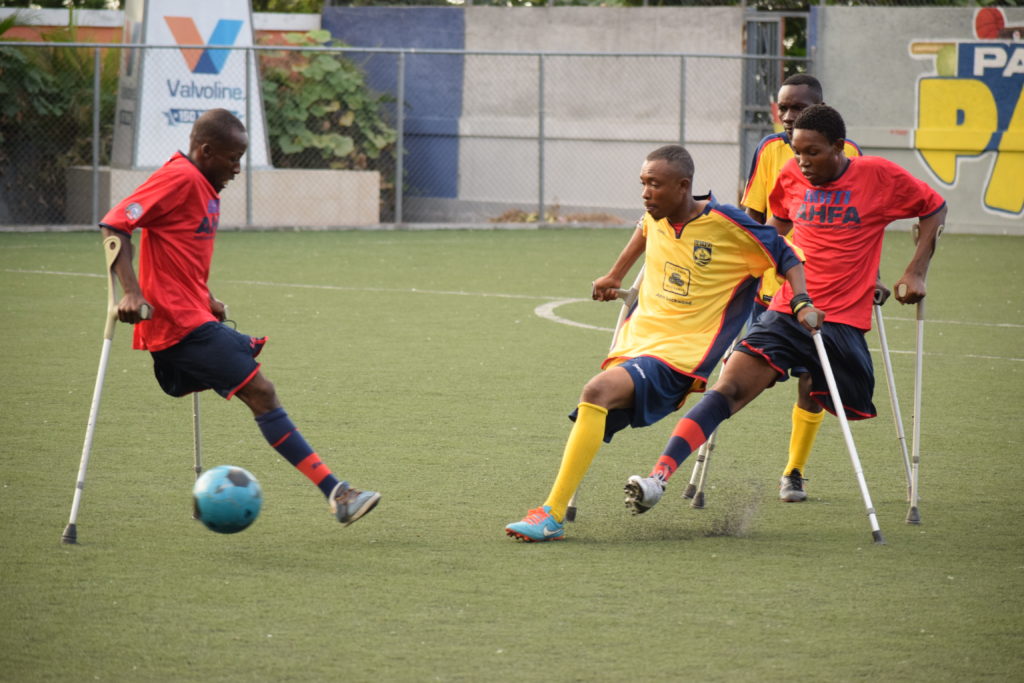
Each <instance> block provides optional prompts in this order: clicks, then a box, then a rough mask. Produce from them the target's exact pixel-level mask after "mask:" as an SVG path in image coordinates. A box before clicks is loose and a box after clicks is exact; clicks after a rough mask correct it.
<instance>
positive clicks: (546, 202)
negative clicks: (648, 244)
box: [0, 43, 803, 227]
mask: <svg viewBox="0 0 1024 683" xmlns="http://www.w3.org/2000/svg"><path fill="white" fill-rule="evenodd" d="M204 49H205V50H206V52H205V53H203V52H202V51H203V50H204ZM188 50H194V53H192V54H190V53H189V52H188ZM157 54H162V57H161V58H160V59H158V58H156V55H157ZM203 54H205V55H206V56H205V57H203ZM216 55H220V57H217V56H216ZM246 55H248V56H249V59H246ZM203 58H206V59H212V60H213V62H212V63H215V64H216V65H220V66H221V67H223V68H224V69H225V70H226V69H227V65H230V64H231V63H232V60H235V65H236V67H238V68H241V69H243V70H244V72H245V76H244V80H243V81H242V85H241V86H236V85H231V84H230V83H228V82H227V81H226V80H224V79H223V78H220V77H217V76H213V77H210V78H205V79H203V78H200V76H199V75H197V74H195V73H193V75H192V76H191V77H186V78H183V77H180V76H177V75H174V74H172V73H171V72H170V71H169V67H167V66H166V65H167V64H169V63H172V62H175V60H177V61H180V60H182V59H185V60H186V61H187V60H190V59H192V60H200V59H203ZM802 61H803V60H801V59H787V58H774V57H764V56H749V55H747V56H744V55H699V54H640V53H636V54H578V53H511V52H470V51H458V50H435V51H430V50H399V49H377V50H373V49H369V48H341V47H326V46H294V45H290V46H275V47H265V46H260V47H255V48H232V49H226V48H225V49H216V48H209V47H208V46H195V47H193V46H185V47H175V48H169V47H162V48H161V47H139V46H131V45H127V44H115V45H92V44H88V45H87V44H70V43H69V44H63V45H53V44H42V43H39V44H37V43H21V44H14V43H6V44H2V45H0V77H2V78H0V87H2V93H0V94H3V96H4V102H3V104H2V105H0V106H2V107H3V109H2V110H0V111H2V113H0V136H2V139H0V224H4V225H88V224H94V223H95V221H96V220H97V219H98V218H99V217H102V215H103V213H105V212H106V210H107V209H108V208H109V207H110V206H111V205H113V204H114V203H116V202H117V201H118V200H119V199H120V198H121V197H123V196H124V195H126V194H127V193H128V192H130V191H131V190H132V189H133V188H134V187H135V186H136V185H138V184H139V183H140V182H141V181H142V180H144V179H145V177H146V176H147V175H148V173H150V172H151V171H152V170H153V168H155V167H156V166H158V165H159V164H160V163H161V161H162V160H163V159H166V158H167V157H169V156H170V155H171V154H172V153H173V152H174V151H176V150H178V149H181V150H183V151H187V138H188V130H189V128H190V125H191V122H192V121H193V120H194V118H195V116H197V115H198V113H200V112H201V111H202V110H203V107H201V106H200V105H199V104H195V105H186V106H184V107H182V106H181V105H178V104H175V105H173V106H171V105H167V104H166V101H167V99H168V97H167V96H174V97H178V98H180V96H182V95H189V96H191V97H192V101H193V102H203V101H205V100H204V99H203V98H204V97H205V98H208V97H212V96H215V95H224V94H225V93H227V96H228V97H229V100H228V101H229V104H228V105H227V107H228V108H230V109H232V110H234V111H236V113H237V114H238V115H239V117H240V118H242V119H243V120H244V121H246V123H247V126H248V128H249V130H250V137H251V142H250V151H249V154H248V155H247V160H246V161H245V162H244V167H243V168H244V170H243V173H242V175H241V176H240V177H239V178H237V179H236V180H235V181H234V182H233V183H232V184H231V185H230V186H229V187H228V188H227V189H226V190H225V192H224V202H223V207H224V208H223V209H222V223H223V224H224V225H229V226H230V225H242V226H245V225H252V226H267V227H289V226H300V227H302V226H344V225H365V224H375V223H448V224H451V223H474V224H481V223H492V222H580V223H587V224H601V223H606V224H627V223H629V222H632V221H633V220H634V219H635V218H636V216H637V215H638V213H639V212H640V211H641V202H640V199H639V181H638V174H639V169H640V165H641V164H642V161H643V158H644V156H645V155H646V154H647V153H648V152H650V151H651V150H652V149H654V148H656V147H658V146H660V145H663V144H669V143H675V142H681V143H682V144H684V145H685V146H686V147H687V148H688V149H690V151H691V153H692V154H693V156H694V158H695V161H696V165H697V174H696V177H695V189H696V190H697V191H701V190H705V189H712V190H713V191H714V192H715V194H716V195H717V196H718V197H719V198H720V199H722V200H724V201H728V202H735V201H736V200H737V198H738V189H739V186H740V181H741V179H742V177H743V176H744V174H745V171H746V163H747V161H748V158H745V157H746V156H747V154H748V153H747V151H745V150H746V148H747V147H749V139H753V140H755V141H756V139H757V138H759V137H760V136H761V135H764V134H765V133H767V132H770V131H771V122H770V119H768V118H767V117H764V116H761V117H760V118H759V119H758V118H757V117H755V118H753V119H752V118H751V117H750V116H748V115H747V113H745V111H744V96H743V86H742V85H741V84H743V83H747V84H754V85H756V84H757V83H758V82H761V81H765V82H767V83H769V85H770V87H768V88H767V90H766V92H773V91H774V88H775V87H776V86H775V84H776V83H777V82H778V81H779V79H780V77H781V75H782V74H783V73H784V72H785V71H786V70H787V69H789V70H792V69H794V68H795V67H796V66H797V65H799V64H801V63H802ZM175 63H176V62H175ZM119 66H120V67H121V69H122V71H123V70H124V69H125V68H126V67H127V68H128V69H132V68H134V69H136V75H137V79H136V82H132V81H130V80H129V81H125V80H124V79H122V80H121V83H120V86H119V85H118V69H119ZM208 71H212V69H208ZM225 73H226V71H225ZM143 84H148V85H146V86H144V85H143ZM247 84H259V86H260V87H259V89H257V88H255V87H251V88H250V87H247ZM144 87H146V88H149V91H150V93H151V94H148V95H147V94H145V91H144V90H143V88H144ZM761 89H762V90H765V88H761ZM249 93H252V95H253V96H252V97H250V96H249ZM119 98H120V99H119ZM147 98H148V99H149V100H150V101H149V102H147ZM218 106H224V105H218ZM767 106H768V102H767V101H765V102H764V103H763V108H765V109H766V108H767ZM190 107H192V108H190ZM206 108H209V107H208V106H207V107H206ZM147 121H148V123H147ZM750 121H754V123H753V124H751V123H750ZM122 129H128V130H129V131H130V133H124V131H123V130H122ZM126 135H129V136H134V137H133V138H131V139H128V138H126V137H125V136H126ZM745 138H746V139H747V142H746V143H745V142H744V140H745ZM145 150H149V151H148V152H145V153H144V151H145ZM153 150H155V152H154V151H153ZM154 153H155V154H156V155H157V156H156V157H155V159H154V157H153V154H154Z"/></svg>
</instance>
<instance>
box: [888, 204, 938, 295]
mask: <svg viewBox="0 0 1024 683" xmlns="http://www.w3.org/2000/svg"><path fill="white" fill-rule="evenodd" d="M945 222H946V207H945V206H943V207H942V208H941V209H939V210H938V211H936V212H935V213H934V214H932V215H931V216H928V217H927V218H922V219H920V221H919V223H918V225H919V229H918V237H917V248H916V249H915V250H914V255H913V256H912V257H911V259H910V263H908V264H907V267H906V270H904V271H903V276H902V277H900V279H899V280H897V281H896V284H895V286H894V287H893V290H894V291H895V292H896V300H897V301H899V302H900V303H901V304H916V303H917V302H919V301H921V299H923V298H924V297H925V295H926V294H927V288H926V287H925V276H926V275H928V266H929V265H930V264H931V261H932V254H934V253H935V244H936V242H937V240H938V239H939V232H940V230H941V228H942V226H943V225H944V224H945Z"/></svg>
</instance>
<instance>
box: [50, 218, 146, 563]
mask: <svg viewBox="0 0 1024 683" xmlns="http://www.w3.org/2000/svg"><path fill="white" fill-rule="evenodd" d="M120 252H121V238H119V237H117V236H115V235H110V236H109V237H107V238H106V239H104V240H103V253H104V256H105V260H106V264H107V315H106V319H105V321H104V325H103V346H102V348H101V349H100V364H99V369H98V370H97V371H96V384H95V386H94V387H93V390H92V404H91V405H90V406H89V419H88V421H87V422H86V424H85V441H84V442H83V444H82V458H81V461H80V462H79V464H78V478H77V480H76V481H75V495H74V498H72V500H71V515H70V516H69V518H68V525H67V526H66V527H65V528H64V533H63V534H62V535H61V537H60V540H61V542H62V543H67V544H74V543H78V511H79V509H80V508H81V506H82V491H84V490H85V472H86V469H87V468H88V466H89V454H90V453H91V452H92V439H93V436H94V435H95V433H96V419H97V417H98V416H99V412H100V398H101V397H102V396H103V378H104V377H105V376H106V374H107V361H108V360H109V359H110V345H111V343H112V342H113V340H114V329H115V326H116V325H117V283H116V282H115V279H114V277H115V276H114V270H113V268H114V261H116V260H117V255H118V254H119V253H120ZM140 313H141V315H142V318H143V319H147V318H149V317H150V310H149V305H148V304H143V307H142V310H141V311H140Z"/></svg>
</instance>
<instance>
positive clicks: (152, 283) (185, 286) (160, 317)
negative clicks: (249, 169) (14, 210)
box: [100, 152, 220, 351]
mask: <svg viewBox="0 0 1024 683" xmlns="http://www.w3.org/2000/svg"><path fill="white" fill-rule="evenodd" d="M219 223H220V197H219V196H218V194H217V191H216V190H215V189H214V188H213V185H211V184H210V181H208V180H207V179H206V177H205V176H204V175H203V174H202V172H201V171H200V170H199V169H198V168H197V167H196V165H195V164H194V163H192V160H191V159H189V158H188V157H187V156H185V155H184V154H182V153H181V152H177V153H176V154H175V155H174V156H173V157H171V158H170V160H169V161H168V162H167V163H166V164H164V165H163V166H162V167H160V168H159V169H157V171H156V172H155V173H153V175H151V176H150V177H149V178H148V179H147V180H146V181H145V182H144V183H143V184H142V185H140V186H139V187H138V188H137V189H136V190H135V191H134V192H132V193H131V194H130V195H129V196H128V197H126V198H125V199H123V200H122V201H121V202H120V203H119V204H118V205H117V206H115V207H114V208H112V209H111V210H110V211H109V212H108V213H107V215H106V216H104V217H103V220H102V221H100V225H101V226H103V227H106V228H110V229H112V230H117V231H120V232H123V233H127V234H131V233H132V232H133V231H134V230H135V229H136V228H141V229H142V237H141V241H140V247H139V272H138V276H139V285H140V286H141V287H142V295H143V296H144V297H145V298H146V301H148V302H149V303H150V304H152V306H153V317H152V319H150V320H143V321H142V322H140V323H139V324H137V325H135V338H134V341H133V347H134V348H136V349H146V350H149V351H160V350H162V349H166V348H168V347H170V346H174V345H175V344H177V343H178V342H179V341H181V340H182V339H183V338H184V337H185V335H187V334H188V333H189V332H191V331H192V330H194V329H195V328H197V327H199V326H200V325H202V324H203V323H206V322H210V321H212V320H216V317H214V315H213V313H212V312H211V311H210V290H209V288H208V286H207V280H208V279H209V276H210V262H211V261H212V259H213V242H214V238H216V236H217V227H218V224H219Z"/></svg>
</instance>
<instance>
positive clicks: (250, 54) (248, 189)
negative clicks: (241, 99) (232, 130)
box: [245, 47, 262, 226]
mask: <svg viewBox="0 0 1024 683" xmlns="http://www.w3.org/2000/svg"><path fill="white" fill-rule="evenodd" d="M253 50H254V48H252V47H248V48H245V127H246V130H248V131H249V135H252V62H253V61H254V60H255V59H256V53H255V52H254V51H253ZM249 144H250V146H251V145H252V140H251V139H250V140H249ZM261 144H262V142H261ZM252 195H253V189H252V154H246V155H245V224H246V226H251V225H252Z"/></svg>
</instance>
